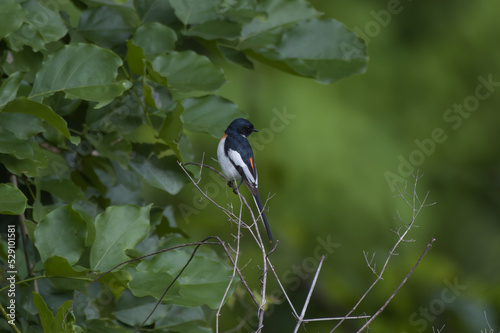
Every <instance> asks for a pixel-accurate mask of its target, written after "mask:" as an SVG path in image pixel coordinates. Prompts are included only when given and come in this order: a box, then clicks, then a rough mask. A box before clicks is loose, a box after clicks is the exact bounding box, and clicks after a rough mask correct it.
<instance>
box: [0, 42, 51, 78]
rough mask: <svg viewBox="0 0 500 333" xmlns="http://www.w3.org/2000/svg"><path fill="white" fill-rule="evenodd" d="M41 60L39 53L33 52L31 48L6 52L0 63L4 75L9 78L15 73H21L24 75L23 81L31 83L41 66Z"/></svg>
mask: <svg viewBox="0 0 500 333" xmlns="http://www.w3.org/2000/svg"><path fill="white" fill-rule="evenodd" d="M42 60H43V56H42V54H41V53H39V52H33V50H32V49H31V48H25V49H24V50H22V51H21V52H13V51H11V50H6V51H5V52H4V56H3V57H2V59H1V61H0V62H1V64H2V70H3V71H4V72H5V74H7V75H9V76H10V75H13V74H15V73H16V72H23V73H25V75H24V78H23V80H24V81H26V82H29V83H32V82H33V81H34V80H35V75H36V73H38V70H39V69H40V67H41V66H42Z"/></svg>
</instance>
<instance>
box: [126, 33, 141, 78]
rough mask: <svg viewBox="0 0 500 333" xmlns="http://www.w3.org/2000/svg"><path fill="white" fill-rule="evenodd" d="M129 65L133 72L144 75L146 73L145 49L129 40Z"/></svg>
mask: <svg viewBox="0 0 500 333" xmlns="http://www.w3.org/2000/svg"><path fill="white" fill-rule="evenodd" d="M126 57H127V65H128V68H129V69H130V72H131V73H132V74H137V75H141V76H142V75H144V73H145V68H146V64H145V61H146V59H145V56H144V49H143V48H142V47H140V46H137V45H135V44H134V42H133V41H131V40H128V41H127V56H126Z"/></svg>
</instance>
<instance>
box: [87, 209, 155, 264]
mask: <svg viewBox="0 0 500 333" xmlns="http://www.w3.org/2000/svg"><path fill="white" fill-rule="evenodd" d="M150 208H151V206H147V207H138V206H135V205H125V206H112V207H108V208H107V209H106V211H105V212H104V213H101V214H99V215H98V216H97V218H96V221H95V225H96V239H95V241H94V244H93V245H92V248H91V250H90V268H92V269H93V270H95V271H106V270H109V269H111V268H113V267H114V266H116V265H118V264H119V263H121V262H123V261H125V260H128V259H130V258H129V257H127V255H126V254H125V250H126V249H133V248H134V247H135V246H136V245H137V244H139V242H140V241H142V240H143V239H144V238H145V237H146V236H147V233H148V230H149V210H150Z"/></svg>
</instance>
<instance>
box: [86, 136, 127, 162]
mask: <svg viewBox="0 0 500 333" xmlns="http://www.w3.org/2000/svg"><path fill="white" fill-rule="evenodd" d="M87 139H88V140H89V142H90V143H91V144H92V145H93V146H94V147H95V148H96V150H97V151H98V152H99V153H100V154H102V155H104V156H106V157H107V158H109V159H112V160H113V161H116V162H118V163H119V164H120V165H122V166H123V167H124V168H126V167H127V165H128V162H129V160H130V155H131V154H132V145H131V144H130V142H128V141H126V140H123V137H121V136H119V135H118V134H117V133H109V134H106V135H104V136H103V137H99V139H100V140H96V139H95V137H93V136H87Z"/></svg>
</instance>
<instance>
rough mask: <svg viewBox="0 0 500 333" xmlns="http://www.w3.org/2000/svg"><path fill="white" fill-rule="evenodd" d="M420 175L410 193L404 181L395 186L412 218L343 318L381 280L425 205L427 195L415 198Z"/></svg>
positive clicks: (338, 324)
mask: <svg viewBox="0 0 500 333" xmlns="http://www.w3.org/2000/svg"><path fill="white" fill-rule="evenodd" d="M420 177H421V176H420V175H419V172H418V171H417V174H416V175H415V176H414V178H415V181H414V183H413V192H412V194H409V193H407V192H406V186H407V184H406V182H405V185H404V189H403V191H401V190H400V189H399V187H397V186H396V188H397V190H398V193H399V195H398V196H396V197H401V198H402V199H403V201H404V202H405V203H406V204H407V205H408V207H410V209H411V210H412V220H411V222H410V223H409V224H408V225H406V229H405V231H404V232H403V233H402V234H401V236H400V237H399V238H398V240H397V241H396V243H395V244H394V246H393V247H392V249H391V250H390V251H389V255H388V256H387V259H386V260H385V262H384V265H383V266H382V269H381V270H380V273H379V274H378V275H377V278H376V279H375V281H373V283H372V284H371V285H370V286H369V287H368V289H367V290H366V291H365V293H364V294H363V295H362V296H361V297H360V299H359V300H358V301H357V302H356V304H355V305H354V306H353V307H352V309H351V310H350V311H349V312H348V313H347V314H346V315H345V318H347V317H348V316H350V315H351V314H352V313H353V312H354V311H355V310H356V309H357V308H358V306H359V304H361V302H362V301H363V300H364V299H365V297H366V296H367V295H368V293H370V291H371V290H372V289H373V288H374V287H375V285H376V284H377V283H378V282H379V281H380V280H382V275H383V274H384V272H385V270H386V268H387V265H388V264H389V261H390V260H391V258H392V257H393V256H394V255H396V249H397V247H398V246H399V244H401V242H403V241H405V237H406V235H407V234H408V232H409V231H410V229H411V228H412V227H413V224H414V223H415V219H416V217H417V215H418V212H420V210H421V209H422V207H424V206H425V199H427V195H426V196H425V199H424V201H422V202H420V201H419V200H417V184H418V180H419V179H420ZM406 195H409V196H410V200H409V199H407V198H406ZM417 201H418V202H419V205H418V206H417ZM396 212H397V214H398V217H399V219H400V220H401V221H402V222H404V220H403V219H402V218H401V217H400V215H399V211H396ZM404 223H405V224H406V222H404ZM343 321H344V320H341V321H340V322H338V323H337V325H336V326H335V327H334V328H333V329H332V330H331V331H330V333H332V332H334V331H335V330H336V329H337V328H338V327H339V326H340V325H341V324H342V323H343Z"/></svg>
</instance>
